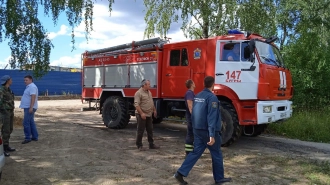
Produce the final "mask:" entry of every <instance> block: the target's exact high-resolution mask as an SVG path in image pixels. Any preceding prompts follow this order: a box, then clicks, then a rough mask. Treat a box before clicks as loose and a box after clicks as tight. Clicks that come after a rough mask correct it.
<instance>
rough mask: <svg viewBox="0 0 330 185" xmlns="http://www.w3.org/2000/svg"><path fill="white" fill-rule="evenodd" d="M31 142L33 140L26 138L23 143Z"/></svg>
mask: <svg viewBox="0 0 330 185" xmlns="http://www.w3.org/2000/svg"><path fill="white" fill-rule="evenodd" d="M29 142H31V140H24V141H23V142H22V144H26V143H29Z"/></svg>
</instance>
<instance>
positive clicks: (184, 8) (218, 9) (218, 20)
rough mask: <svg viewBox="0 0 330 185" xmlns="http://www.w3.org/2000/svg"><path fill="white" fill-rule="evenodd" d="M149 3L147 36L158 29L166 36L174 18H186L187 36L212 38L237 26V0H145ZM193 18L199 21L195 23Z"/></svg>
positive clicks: (183, 26) (183, 20) (183, 19)
mask: <svg viewBox="0 0 330 185" xmlns="http://www.w3.org/2000/svg"><path fill="white" fill-rule="evenodd" d="M144 4H145V6H146V9H147V11H146V15H145V21H146V23H147V27H146V30H145V37H148V38H149V37H153V36H154V34H155V33H159V34H160V36H161V37H162V36H166V34H167V32H168V30H169V29H170V25H171V24H172V23H173V22H178V21H179V20H181V21H182V26H181V29H182V30H183V32H184V34H185V36H186V37H189V38H192V39H197V38H208V37H209V36H214V35H220V34H224V33H225V32H226V29H227V28H228V27H233V28H236V27H237V26H238V22H237V19H236V17H235V16H234V12H235V10H236V8H237V7H236V3H235V1H230V0H196V1H183V0H165V1H163V0H144ZM191 18H194V19H195V20H196V21H197V22H196V23H194V22H193V21H192V19H191Z"/></svg>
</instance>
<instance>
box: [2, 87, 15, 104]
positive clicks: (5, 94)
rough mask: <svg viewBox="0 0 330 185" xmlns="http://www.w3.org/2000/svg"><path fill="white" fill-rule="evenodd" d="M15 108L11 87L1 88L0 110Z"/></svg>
mask: <svg viewBox="0 0 330 185" xmlns="http://www.w3.org/2000/svg"><path fill="white" fill-rule="evenodd" d="M14 108H15V103H14V92H13V91H12V90H11V89H10V88H9V87H8V88H6V87H5V86H0V109H2V110H13V109H14Z"/></svg>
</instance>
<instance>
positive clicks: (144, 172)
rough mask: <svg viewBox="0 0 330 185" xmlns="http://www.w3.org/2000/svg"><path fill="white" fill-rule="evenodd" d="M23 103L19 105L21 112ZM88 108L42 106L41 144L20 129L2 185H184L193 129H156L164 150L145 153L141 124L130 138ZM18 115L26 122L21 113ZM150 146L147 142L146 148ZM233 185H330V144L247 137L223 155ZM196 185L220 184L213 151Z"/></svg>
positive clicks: (69, 103)
mask: <svg viewBox="0 0 330 185" xmlns="http://www.w3.org/2000/svg"><path fill="white" fill-rule="evenodd" d="M18 105H19V102H16V106H18ZM87 106H88V104H82V103H81V101H80V100H44V101H39V110H38V111H37V114H36V122H37V127H38V131H39V141H36V142H35V141H33V142H31V143H28V144H25V145H22V144H21V141H22V140H23V139H24V137H23V129H22V127H16V128H15V129H14V132H13V134H12V136H11V140H10V141H11V143H10V144H11V146H12V147H15V148H16V149H17V151H16V152H13V153H11V157H7V158H6V166H5V168H4V170H3V175H2V180H1V182H0V184H1V185H25V184H27V185H49V184H55V185H89V184H93V185H94V184H95V185H101V184H119V185H128V184H130V185H131V184H141V185H151V184H152V185H172V184H178V183H176V181H175V180H174V178H173V174H174V173H175V171H176V170H177V168H178V167H179V166H180V165H181V163H182V162H183V160H184V156H185V155H184V137H185V125H183V124H182V123H176V124H174V123H161V124H158V125H154V136H155V143H156V144H159V145H160V146H161V149H159V150H147V151H144V152H140V151H138V150H137V149H136V146H135V131H136V124H135V120H134V118H132V119H131V124H129V125H128V127H127V128H125V129H122V130H113V129H108V128H106V127H105V126H104V125H103V123H102V118H101V115H99V114H98V112H97V111H84V112H82V111H81V108H82V107H87ZM16 115H22V111H21V110H20V109H16ZM143 142H144V144H145V146H147V140H146V137H144V140H143ZM222 151H223V155H224V165H225V176H230V177H232V178H233V181H232V182H231V183H226V184H228V185H243V184H244V185H252V184H253V185H254V184H260V185H265V184H294V185H296V184H330V177H329V175H328V174H329V171H330V167H329V163H326V162H325V161H330V157H329V156H330V144H321V143H310V142H301V141H297V140H289V139H283V138H278V137H274V136H269V135H262V136H260V137H255V138H249V137H241V138H240V140H239V141H238V142H236V143H235V144H234V145H232V146H230V147H227V148H222ZM186 180H187V181H188V182H189V184H196V185H208V184H213V183H214V181H213V177H212V166H211V157H210V155H209V151H208V150H206V151H205V153H204V154H203V156H202V157H201V159H200V160H199V161H198V162H197V163H196V165H195V167H194V168H193V169H192V171H191V172H190V174H189V176H188V177H187V178H186Z"/></svg>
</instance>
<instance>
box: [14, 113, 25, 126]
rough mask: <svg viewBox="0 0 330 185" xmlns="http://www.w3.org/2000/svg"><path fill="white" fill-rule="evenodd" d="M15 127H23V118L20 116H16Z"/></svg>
mask: <svg viewBox="0 0 330 185" xmlns="http://www.w3.org/2000/svg"><path fill="white" fill-rule="evenodd" d="M13 125H14V128H21V127H23V118H22V117H20V116H16V115H15V116H14V123H13Z"/></svg>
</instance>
